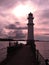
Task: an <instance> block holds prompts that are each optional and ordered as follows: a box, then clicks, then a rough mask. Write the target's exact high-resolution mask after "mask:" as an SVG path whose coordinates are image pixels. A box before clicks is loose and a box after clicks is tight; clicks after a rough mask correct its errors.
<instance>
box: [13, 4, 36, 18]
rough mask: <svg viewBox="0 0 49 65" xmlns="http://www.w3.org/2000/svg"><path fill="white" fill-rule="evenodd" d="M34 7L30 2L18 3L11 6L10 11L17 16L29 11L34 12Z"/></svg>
mask: <svg viewBox="0 0 49 65" xmlns="http://www.w3.org/2000/svg"><path fill="white" fill-rule="evenodd" d="M35 10H36V9H35V8H34V6H32V5H31V4H25V5H23V4H19V5H18V6H16V7H15V8H13V10H12V13H13V14H14V15H15V16H17V17H23V16H25V15H26V14H28V13H30V12H32V13H33V12H34V11H35Z"/></svg>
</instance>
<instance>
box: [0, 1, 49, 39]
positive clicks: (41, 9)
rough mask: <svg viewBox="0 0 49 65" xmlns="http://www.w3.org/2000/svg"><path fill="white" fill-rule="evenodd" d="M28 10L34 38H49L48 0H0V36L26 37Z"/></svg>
mask: <svg viewBox="0 0 49 65" xmlns="http://www.w3.org/2000/svg"><path fill="white" fill-rule="evenodd" d="M30 12H32V13H33V16H34V21H33V22H34V24H35V25H34V38H35V39H38V40H49V0H0V38H10V37H11V38H16V39H27V23H28V20H27V17H28V14H29V13H30Z"/></svg>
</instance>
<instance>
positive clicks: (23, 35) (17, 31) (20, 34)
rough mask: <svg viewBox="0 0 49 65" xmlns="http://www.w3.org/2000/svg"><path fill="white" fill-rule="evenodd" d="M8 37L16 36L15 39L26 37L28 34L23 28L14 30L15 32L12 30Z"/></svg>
mask: <svg viewBox="0 0 49 65" xmlns="http://www.w3.org/2000/svg"><path fill="white" fill-rule="evenodd" d="M7 37H8V38H13V39H14V38H15V39H18V40H20V39H25V38H26V35H25V33H23V32H22V30H14V32H12V31H10V32H9V33H8V35H7Z"/></svg>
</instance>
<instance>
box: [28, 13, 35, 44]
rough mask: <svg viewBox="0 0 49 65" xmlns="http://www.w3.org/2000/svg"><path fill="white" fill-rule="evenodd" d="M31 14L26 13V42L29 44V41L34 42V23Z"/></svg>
mask: <svg viewBox="0 0 49 65" xmlns="http://www.w3.org/2000/svg"><path fill="white" fill-rule="evenodd" d="M33 19H34V17H33V14H32V13H29V14H28V24H27V25H28V38H27V40H28V41H27V44H30V41H32V42H33V43H34V23H33Z"/></svg>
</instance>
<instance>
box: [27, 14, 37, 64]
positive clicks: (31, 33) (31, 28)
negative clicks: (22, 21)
mask: <svg viewBox="0 0 49 65" xmlns="http://www.w3.org/2000/svg"><path fill="white" fill-rule="evenodd" d="M33 19H34V17H33V14H32V13H29V14H28V24H27V25H28V38H27V40H28V41H27V45H31V48H32V52H33V65H37V60H36V46H35V43H34V23H33Z"/></svg>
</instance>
